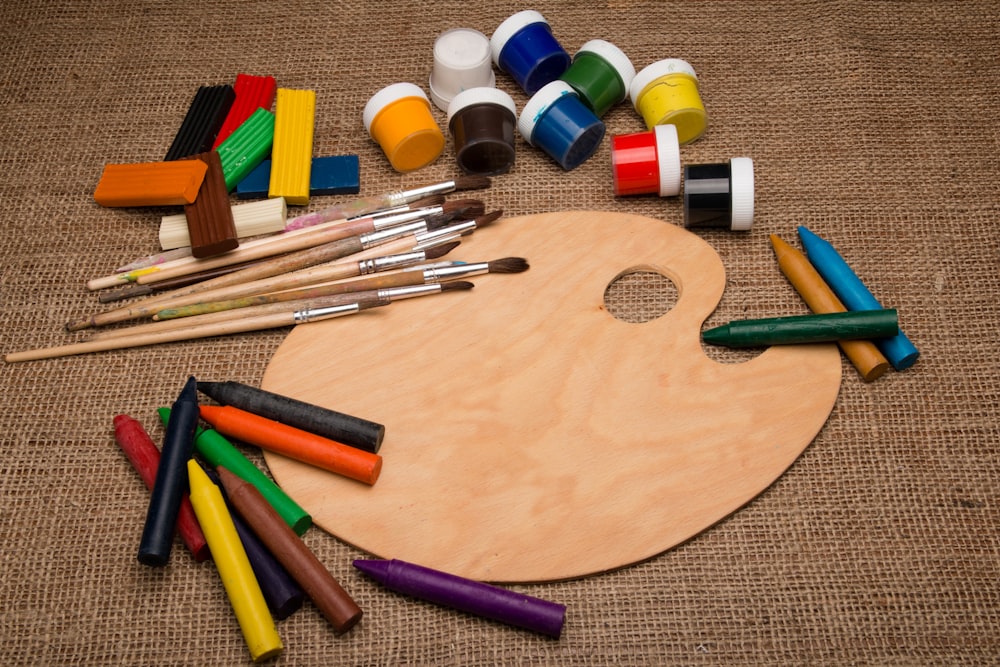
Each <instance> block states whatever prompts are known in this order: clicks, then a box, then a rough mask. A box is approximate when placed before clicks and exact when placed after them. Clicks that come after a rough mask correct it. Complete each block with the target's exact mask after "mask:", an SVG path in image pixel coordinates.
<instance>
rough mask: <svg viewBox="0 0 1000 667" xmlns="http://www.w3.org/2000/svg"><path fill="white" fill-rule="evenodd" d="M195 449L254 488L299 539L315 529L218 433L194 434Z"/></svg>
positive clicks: (164, 415)
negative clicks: (310, 529)
mask: <svg viewBox="0 0 1000 667" xmlns="http://www.w3.org/2000/svg"><path fill="white" fill-rule="evenodd" d="M157 412H158V413H159V415H160V419H161V420H162V421H163V423H164V424H166V423H167V420H168V419H170V408H158V409H157ZM194 448H195V450H196V451H197V452H198V454H200V455H201V456H202V457H203V458H204V459H205V460H206V461H208V462H209V463H210V464H211V465H212V467H213V468H216V467H218V466H223V467H224V468H226V469H227V470H229V471H230V472H232V473H233V474H234V475H236V476H237V477H239V478H240V479H243V480H244V481H247V482H250V483H251V484H253V485H254V486H255V487H256V488H257V490H258V491H260V493H261V495H262V496H264V498H266V499H267V501H268V502H269V503H270V504H271V507H273V508H274V510H275V511H276V512H277V513H278V514H279V515H280V516H281V518H282V519H284V521H285V523H287V524H288V525H289V527H290V528H291V529H292V530H294V531H295V534H296V535H299V536H301V535H302V534H303V533H304V532H306V531H307V530H308V529H309V526H311V525H312V517H311V516H310V515H309V513H308V512H306V511H305V510H304V509H302V508H301V507H299V505H298V503H296V502H295V501H294V500H292V499H291V498H290V497H289V496H288V494H287V493H285V492H284V491H282V490H281V487H279V486H278V485H277V484H275V483H274V482H273V481H271V478H270V477H268V476H267V475H265V474H264V473H263V472H261V470H260V468H258V467H257V466H255V465H254V464H253V463H252V462H251V461H250V460H249V459H247V457H245V456H243V454H241V453H240V450H238V449H236V447H234V446H233V444H232V443H231V442H229V441H228V440H227V439H226V438H225V436H223V435H222V434H221V433H219V432H218V431H216V430H215V429H212V428H202V427H201V426H199V427H198V428H197V429H196V430H195V435H194Z"/></svg>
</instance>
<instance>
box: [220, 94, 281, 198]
mask: <svg viewBox="0 0 1000 667" xmlns="http://www.w3.org/2000/svg"><path fill="white" fill-rule="evenodd" d="M273 142H274V114H273V113H271V112H270V111H267V110H266V109H257V110H256V111H254V112H253V113H252V114H251V115H250V117H249V118H247V119H246V121H244V122H243V124H242V125H240V126H239V127H238V128H236V131H235V132H233V133H232V134H231V135H229V138H228V139H226V140H225V141H224V142H222V143H221V144H220V145H219V147H218V148H217V149H216V150H217V151H218V152H219V159H220V160H221V161H222V173H223V174H224V175H225V177H226V190H227V191H228V192H232V191H233V188H235V187H236V184H237V183H239V182H240V181H242V180H243V179H244V178H246V176H247V174H249V173H250V172H251V171H253V170H254V169H255V168H256V167H257V165H259V164H260V163H261V161H263V160H264V158H266V157H267V156H268V154H269V153H270V152H271V145H272V144H273Z"/></svg>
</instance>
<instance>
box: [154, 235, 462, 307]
mask: <svg viewBox="0 0 1000 667" xmlns="http://www.w3.org/2000/svg"><path fill="white" fill-rule="evenodd" d="M458 245H459V242H457V241H452V242H451V243H447V244H444V245H441V246H438V247H436V248H430V249H428V250H416V251H412V252H405V253H400V254H396V255H384V256H382V257H376V258H374V259H366V260H361V261H357V262H349V263H348V262H331V263H329V264H325V265H323V266H315V267H312V268H310V269H305V270H303V271H295V272H293V273H287V274H284V275H281V276H274V277H273V278H268V279H265V280H257V281H254V282H252V283H244V284H242V285H233V286H231V287H229V288H226V289H219V290H212V293H211V298H210V299H207V300H199V301H193V302H192V303H190V304H189V305H180V306H175V307H172V308H164V309H162V310H159V311H157V312H156V314H154V315H153V319H154V320H172V319H175V318H178V317H191V316H193V315H202V314H204V313H213V312H216V311H220V310H229V309H231V308H245V307H247V306H252V305H256V304H258V303H271V302H273V301H290V300H292V299H297V298H304V295H306V294H307V293H308V292H309V291H310V290H311V289H312V288H313V286H318V285H320V284H323V283H331V282H334V281H338V280H345V279H347V278H356V277H357V276H365V275H371V274H374V273H382V272H386V271H394V270H396V269H402V268H406V267H411V266H415V265H418V264H422V263H424V262H428V261H431V260H435V259H440V258H441V257H444V256H445V255H447V254H448V253H449V252H451V251H452V250H454V249H455V248H456V247H458ZM328 293H330V294H332V293H335V292H328ZM296 294H302V295H303V296H296ZM282 295H284V296H282ZM312 295H313V296H321V295H325V293H322V292H315V293H313V294H312ZM191 296H192V298H194V297H200V296H203V295H202V294H201V293H199V294H195V295H191ZM265 297H267V298H265ZM268 299H269V300H268Z"/></svg>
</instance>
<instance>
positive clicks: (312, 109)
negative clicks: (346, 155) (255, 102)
mask: <svg viewBox="0 0 1000 667" xmlns="http://www.w3.org/2000/svg"><path fill="white" fill-rule="evenodd" d="M315 120H316V91H314V90H293V89H291V88H278V95H277V99H276V102H275V107H274V140H273V142H272V145H271V181H270V183H269V187H268V190H267V196H268V197H271V198H273V197H284V198H285V201H286V202H288V203H289V204H296V205H302V206H304V205H306V204H308V203H309V178H310V175H311V173H312V149H313V126H314V125H315Z"/></svg>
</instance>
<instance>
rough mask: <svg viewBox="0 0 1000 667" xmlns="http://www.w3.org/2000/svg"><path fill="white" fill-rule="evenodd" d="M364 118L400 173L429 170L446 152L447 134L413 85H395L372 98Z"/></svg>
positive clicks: (390, 161)
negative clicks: (445, 137) (430, 165)
mask: <svg viewBox="0 0 1000 667" xmlns="http://www.w3.org/2000/svg"><path fill="white" fill-rule="evenodd" d="M362 118H363V120H364V124H365V129H367V130H368V134H369V136H371V138H372V139H374V140H375V141H376V142H377V143H378V145H379V146H381V147H382V151H383V152H384V153H385V156H386V157H387V158H389V164H391V165H392V167H393V169H395V170H396V171H400V172H407V171H413V170H414V169H420V168H421V167H425V166H427V165H428V164H430V163H431V162H433V161H434V160H436V159H437V158H438V156H439V155H441V151H443V150H444V144H445V139H444V134H443V133H442V132H441V128H440V127H438V125H437V123H436V122H435V121H434V116H433V115H432V114H431V103H430V100H429V99H427V95H425V94H424V91H423V90H421V89H420V87H419V86H416V85H414V84H412V83H394V84H391V85H389V86H386V87H385V88H383V89H382V90H380V91H378V92H377V93H375V94H374V95H372V96H371V99H369V100H368V104H366V105H365V109H364V112H363V114H362Z"/></svg>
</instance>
